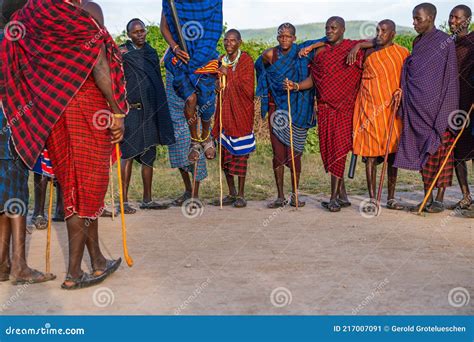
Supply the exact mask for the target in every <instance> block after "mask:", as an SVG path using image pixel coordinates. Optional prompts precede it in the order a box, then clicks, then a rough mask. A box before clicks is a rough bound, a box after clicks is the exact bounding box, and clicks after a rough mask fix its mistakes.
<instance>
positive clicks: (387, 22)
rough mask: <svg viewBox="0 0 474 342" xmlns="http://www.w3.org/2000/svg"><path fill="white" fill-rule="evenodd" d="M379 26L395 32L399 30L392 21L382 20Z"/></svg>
mask: <svg viewBox="0 0 474 342" xmlns="http://www.w3.org/2000/svg"><path fill="white" fill-rule="evenodd" d="M379 25H386V26H387V27H388V28H389V29H390V30H391V31H393V32H395V31H396V30H397V26H396V25H395V22H393V21H392V20H390V19H384V20H382V21H381V22H379Z"/></svg>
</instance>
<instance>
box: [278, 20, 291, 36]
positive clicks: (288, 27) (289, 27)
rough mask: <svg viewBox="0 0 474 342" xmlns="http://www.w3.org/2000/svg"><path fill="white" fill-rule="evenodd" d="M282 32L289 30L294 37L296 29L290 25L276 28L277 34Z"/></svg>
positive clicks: (284, 24) (286, 24)
mask: <svg viewBox="0 0 474 342" xmlns="http://www.w3.org/2000/svg"><path fill="white" fill-rule="evenodd" d="M283 30H289V31H290V33H291V34H292V35H293V36H296V27H295V26H294V25H293V24H290V23H283V24H281V25H280V26H278V32H277V33H278V34H280V33H281V32H282V31H283Z"/></svg>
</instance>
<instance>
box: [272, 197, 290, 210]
mask: <svg viewBox="0 0 474 342" xmlns="http://www.w3.org/2000/svg"><path fill="white" fill-rule="evenodd" d="M287 204H288V200H286V199H284V198H277V199H276V200H275V201H273V202H270V203H268V204H267V208H268V209H277V208H283V207H285V206H286V205H287Z"/></svg>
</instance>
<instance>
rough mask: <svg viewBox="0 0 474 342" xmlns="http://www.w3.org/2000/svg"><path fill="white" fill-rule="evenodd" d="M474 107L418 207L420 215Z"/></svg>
mask: <svg viewBox="0 0 474 342" xmlns="http://www.w3.org/2000/svg"><path fill="white" fill-rule="evenodd" d="M473 109H474V103H473V104H472V105H471V109H469V113H468V114H467V116H466V120H465V121H464V123H463V125H462V128H461V131H460V132H459V134H458V135H457V137H456V139H455V140H454V142H453V144H452V145H451V147H450V148H449V151H448V154H447V155H446V158H444V161H443V164H441V167H440V169H439V171H438V173H437V174H436V177H435V179H433V182H432V183H431V185H430V188H429V189H428V192H427V193H426V195H425V198H424V199H423V202H422V203H421V206H420V209H418V215H421V213H422V211H423V209H425V205H426V202H428V198H429V197H430V195H431V192H432V191H433V188H434V187H435V185H436V182H437V181H438V179H439V176H441V172H443V169H444V167H445V166H446V164H447V162H448V159H449V157H450V155H451V153H452V152H453V150H454V147H455V146H456V144H457V142H458V140H459V138H461V135H462V134H463V132H464V129H465V128H466V125H467V124H468V122H469V118H470V116H471V113H472V110H473Z"/></svg>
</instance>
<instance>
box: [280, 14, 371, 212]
mask: <svg viewBox="0 0 474 342" xmlns="http://www.w3.org/2000/svg"><path fill="white" fill-rule="evenodd" d="M345 26H346V24H345V21H344V19H342V18H341V17H331V18H329V19H328V20H327V22H326V39H327V43H326V44H324V46H322V47H318V48H317V50H316V52H315V56H314V59H313V63H312V66H311V76H310V77H308V78H307V79H306V80H304V81H302V82H301V83H299V84H298V83H295V82H292V81H289V82H287V86H288V87H289V88H290V89H292V90H300V91H301V90H306V89H311V88H312V87H313V85H314V86H315V87H316V90H317V92H316V96H317V118H318V133H319V144H320V150H321V158H322V160H323V164H324V168H325V170H326V172H329V173H330V174H331V199H330V200H329V202H323V203H322V205H323V207H325V208H326V209H328V210H329V211H330V212H338V211H341V208H343V207H347V206H350V205H351V203H350V202H349V199H348V197H347V193H346V188H345V185H344V170H345V165H346V157H347V154H348V153H349V151H350V150H351V149H352V124H353V122H352V120H353V115H354V105H355V100H356V97H357V92H358V90H359V83H360V79H361V75H362V57H363V53H362V51H360V48H369V47H372V46H373V42H368V41H353V40H349V39H344V32H345ZM354 48H356V52H355V53H354V54H353V57H352V59H351V58H348V57H351V55H350V52H351V51H352V49H354Z"/></svg>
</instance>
